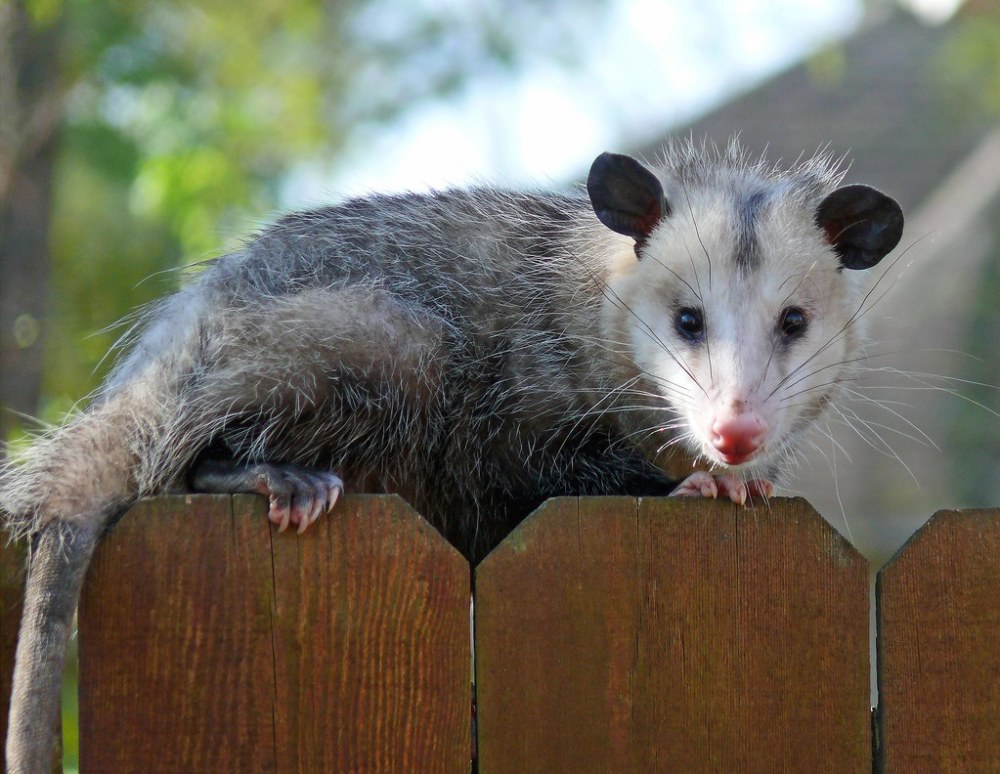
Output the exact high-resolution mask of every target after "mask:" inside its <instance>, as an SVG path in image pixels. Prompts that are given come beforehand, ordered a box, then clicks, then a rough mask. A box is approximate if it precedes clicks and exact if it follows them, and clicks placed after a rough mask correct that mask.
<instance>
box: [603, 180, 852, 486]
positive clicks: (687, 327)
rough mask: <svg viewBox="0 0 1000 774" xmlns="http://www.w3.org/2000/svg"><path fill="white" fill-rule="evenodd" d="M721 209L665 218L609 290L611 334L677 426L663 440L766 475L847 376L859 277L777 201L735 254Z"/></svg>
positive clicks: (688, 208) (795, 205) (722, 203)
mask: <svg viewBox="0 0 1000 774" xmlns="http://www.w3.org/2000/svg"><path fill="white" fill-rule="evenodd" d="M727 198H728V197H722V196H719V195H716V196H714V197H712V198H708V197H706V198H703V199H701V200H697V199H694V200H690V199H689V200H687V201H685V205H684V206H682V207H677V208H676V209H674V211H673V212H672V214H671V215H670V216H669V217H667V218H664V219H662V220H661V221H660V222H659V224H658V225H657V226H656V228H654V229H653V230H652V232H651V233H650V235H649V237H648V238H647V239H646V240H645V241H644V243H643V244H642V245H641V247H640V251H639V254H640V256H641V257H640V259H639V260H636V258H634V257H633V258H632V261H633V265H632V266H631V267H630V270H628V271H626V272H624V273H623V274H622V275H619V276H618V277H617V278H616V280H615V281H614V284H613V288H612V289H613V291H614V295H617V296H618V297H619V298H621V299H624V300H626V303H627V304H628V306H629V307H630V308H631V309H632V311H633V312H634V316H633V315H628V316H627V317H624V318H621V319H622V322H623V323H624V326H625V330H624V331H621V332H619V335H624V336H625V337H626V338H627V339H628V341H629V343H630V344H631V348H632V355H633V357H634V359H635V362H636V365H638V366H639V368H640V369H642V371H644V372H645V373H646V374H647V375H649V376H650V377H651V381H652V383H653V385H654V387H655V389H656V390H657V391H658V392H659V393H660V394H662V395H663V397H664V399H665V400H666V401H667V403H669V405H670V407H671V408H672V409H673V413H675V414H676V416H677V417H678V419H679V420H680V421H679V422H678V423H677V427H676V429H673V430H672V432H671V433H670V436H672V437H680V438H681V439H682V443H683V444H684V445H685V446H686V448H687V449H688V451H689V452H691V453H693V454H694V455H696V456H699V457H701V458H703V459H706V460H707V461H709V462H710V463H712V464H713V466H715V467H718V468H721V469H739V470H741V471H745V472H746V475H747V477H748V478H752V477H756V476H769V475H773V470H774V468H775V467H776V463H777V462H778V461H779V460H780V458H781V457H782V455H783V454H787V453H788V451H789V448H790V444H791V443H792V441H793V440H794V438H796V437H798V436H799V435H800V434H801V431H802V430H803V429H804V427H805V426H806V425H808V424H809V423H810V422H812V421H813V420H814V419H815V418H816V417H817V416H818V414H819V413H820V412H821V411H822V409H823V407H824V405H825V404H826V403H827V402H828V401H829V400H830V399H831V398H832V397H833V396H834V395H836V392H837V390H838V388H839V385H840V383H841V381H842V380H843V379H845V378H849V376H850V371H851V361H852V360H853V359H854V358H856V357H857V356H858V354H859V349H860V347H861V337H860V331H859V330H858V328H859V325H860V318H859V317H858V315H857V311H858V306H859V303H860V302H861V296H862V288H863V283H864V279H865V277H864V274H865V273H864V272H857V271H849V270H845V269H843V268H842V267H841V263H840V260H839V258H838V256H837V255H836V253H835V252H834V250H833V248H832V247H831V246H830V244H829V243H828V242H827V241H825V239H824V237H823V232H822V231H821V230H820V229H819V228H818V227H817V226H816V223H815V220H814V212H812V211H809V210H807V209H806V207H805V206H804V205H803V204H802V203H801V201H798V200H796V199H792V200H790V201H785V200H783V197H781V196H780V194H777V195H774V196H772V197H771V198H770V200H769V201H768V202H767V203H766V204H765V205H764V206H761V207H760V208H759V210H757V212H756V217H755V220H754V222H753V228H752V231H753V234H752V237H753V239H752V244H750V243H744V244H740V240H741V237H740V233H739V232H740V229H739V227H737V228H734V220H735V217H736V216H734V212H735V211H736V209H737V208H736V207H734V204H733V202H732V201H731V200H728V201H727V200H726V199H727ZM744 241H745V242H746V239H745V237H744ZM748 246H749V248H750V249H749V250H748ZM748 253H752V254H748ZM639 321H641V322H639Z"/></svg>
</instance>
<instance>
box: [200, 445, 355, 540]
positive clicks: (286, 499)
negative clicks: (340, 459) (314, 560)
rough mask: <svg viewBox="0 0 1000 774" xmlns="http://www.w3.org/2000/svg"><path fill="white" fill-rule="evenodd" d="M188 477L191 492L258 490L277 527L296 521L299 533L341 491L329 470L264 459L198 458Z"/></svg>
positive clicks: (249, 491)
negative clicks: (247, 462) (269, 462)
mask: <svg viewBox="0 0 1000 774" xmlns="http://www.w3.org/2000/svg"><path fill="white" fill-rule="evenodd" d="M188 481H189V483H190V485H191V489H193V490H194V491H195V492H212V493H216V494H235V493H237V492H243V493H246V494H262V495H264V496H265V497H267V498H268V503H269V510H268V514H267V516H268V518H269V519H270V520H271V521H272V522H273V523H274V524H276V525H277V526H278V531H279V532H283V531H284V530H285V529H287V528H288V525H289V524H296V525H298V532H299V534H301V533H302V532H305V530H306V528H307V527H308V526H309V525H310V524H312V523H313V522H315V521H316V519H318V518H319V516H320V514H321V513H323V511H326V512H329V511H330V510H331V509H332V508H333V506H334V505H336V503H337V500H338V499H339V498H340V495H342V494H343V493H344V482H343V481H341V480H340V477H339V476H337V475H334V474H333V473H328V472H325V471H317V470H308V469H306V468H300V467H298V466H296V465H271V464H268V463H266V462H256V463H249V464H243V463H239V462H236V461H234V460H201V461H199V462H198V463H196V464H195V466H194V467H193V468H192V470H191V473H190V475H189V477H188Z"/></svg>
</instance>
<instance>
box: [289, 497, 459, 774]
mask: <svg viewBox="0 0 1000 774" xmlns="http://www.w3.org/2000/svg"><path fill="white" fill-rule="evenodd" d="M334 516H335V517H334V518H330V519H329V520H327V521H326V522H325V523H324V524H317V525H316V526H317V527H319V529H318V530H316V534H306V535H303V536H297V535H294V534H283V535H275V536H274V557H275V563H274V564H275V591H276V594H275V599H276V605H275V621H274V643H275V673H276V688H277V691H278V701H277V712H276V734H275V736H276V739H277V746H278V764H279V769H280V770H281V771H316V772H320V771H322V772H354V771H386V772H389V771H400V772H405V771H413V772H456V773H457V772H462V773H463V774H466V773H467V772H468V770H469V751H470V722H471V721H470V714H469V711H470V696H471V694H470V663H471V651H470V640H469V599H470V569H469V564H468V562H467V561H465V559H464V558H463V557H462V556H461V555H460V554H459V553H458V552H457V551H456V550H455V549H454V548H452V547H451V546H449V545H448V544H447V543H446V542H445V540H444V539H443V538H442V537H441V536H440V535H439V534H438V533H437V532H436V531H435V530H434V529H433V528H432V527H430V526H429V525H428V524H427V523H426V522H424V521H423V520H421V519H419V518H418V517H417V516H416V514H415V512H414V511H413V510H412V509H411V508H410V507H409V506H408V505H407V504H406V503H405V502H404V501H403V500H401V499H399V498H398V497H373V496H354V497H347V498H346V499H345V501H344V502H342V503H339V504H338V505H337V511H336V513H335V514H334ZM313 529H315V528H311V529H310V532H312V531H313Z"/></svg>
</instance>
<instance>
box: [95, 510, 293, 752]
mask: <svg viewBox="0 0 1000 774" xmlns="http://www.w3.org/2000/svg"><path fill="white" fill-rule="evenodd" d="M235 502H236V505H235V507H234V499H233V498H230V497H228V496H211V497H210V496H199V497H189V498H183V497H162V498H155V499H152V500H145V501H143V502H140V503H139V504H138V505H136V507H135V508H133V509H132V510H131V511H130V512H129V513H128V514H126V516H125V517H124V518H123V519H122V521H121V522H120V523H119V524H118V526H117V527H116V528H115V530H114V531H113V532H112V533H111V534H110V535H109V536H108V538H107V539H105V540H104V542H103V543H102V544H101V545H100V546H99V547H98V550H97V552H96V555H95V557H94V563H93V565H92V566H91V569H90V572H89V573H88V577H87V581H86V583H85V584H84V589H83V594H82V598H81V603H80V614H79V628H80V732H81V733H80V763H81V768H82V770H83V771H107V772H129V771H135V772H139V771H141V772H156V771H205V772H209V771H211V772H246V771H265V772H266V771H274V770H275V768H276V762H275V761H276V759H275V749H274V746H275V740H274V734H273V732H272V730H271V727H272V717H273V712H274V707H273V701H274V655H273V650H272V646H271V611H272V604H273V600H272V576H271V547H270V529H269V527H268V523H267V520H266V516H265V511H264V504H263V500H260V499H258V498H237V499H236V501H235Z"/></svg>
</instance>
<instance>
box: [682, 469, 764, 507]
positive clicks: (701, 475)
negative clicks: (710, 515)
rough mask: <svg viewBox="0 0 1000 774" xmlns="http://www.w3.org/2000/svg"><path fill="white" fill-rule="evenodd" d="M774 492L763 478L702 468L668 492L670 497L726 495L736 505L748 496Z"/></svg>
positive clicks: (743, 501)
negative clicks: (744, 477) (751, 479)
mask: <svg viewBox="0 0 1000 774" xmlns="http://www.w3.org/2000/svg"><path fill="white" fill-rule="evenodd" d="M773 494H774V484H772V483H771V482H770V481H766V480H764V479H755V480H753V481H744V480H743V479H742V478H741V477H740V476H739V474H737V473H723V474H721V475H718V476H713V475H712V474H711V473H708V472H706V471H704V470H699V471H696V472H695V473H692V474H691V475H690V476H688V477H687V478H686V479H684V480H683V481H682V482H681V483H680V484H678V485H677V488H676V489H674V491H672V492H671V493H670V496H671V497H710V498H713V499H714V498H716V497H728V498H729V499H730V500H732V501H733V502H734V503H736V504H737V505H743V504H744V503H746V501H747V498H748V497H763V498H764V499H767V498H768V497H770V496H771V495H773Z"/></svg>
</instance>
